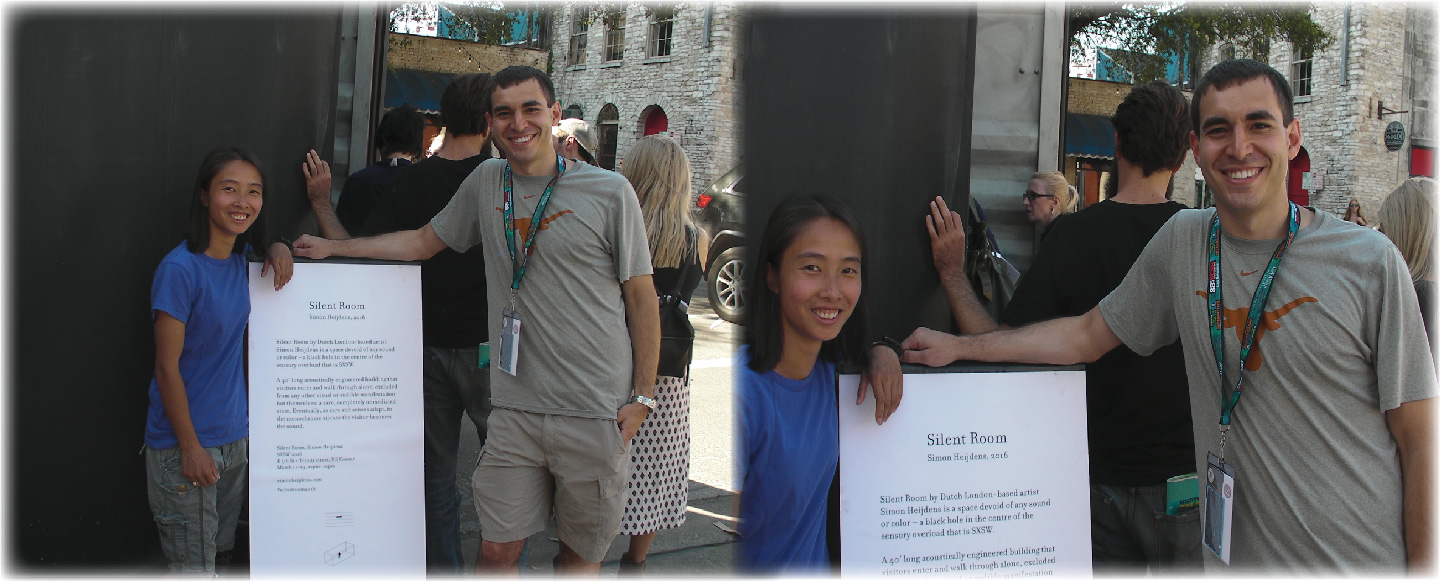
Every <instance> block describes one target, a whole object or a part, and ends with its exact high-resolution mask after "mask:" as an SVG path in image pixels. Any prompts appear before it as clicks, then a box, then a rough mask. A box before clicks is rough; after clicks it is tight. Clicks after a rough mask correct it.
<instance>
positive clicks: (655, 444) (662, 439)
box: [561, 119, 708, 574]
mask: <svg viewBox="0 0 1440 581" xmlns="http://www.w3.org/2000/svg"><path fill="white" fill-rule="evenodd" d="M565 121H573V120H572V119H566V120H563V121H561V124H564V123H565ZM562 155H563V154H562ZM628 157H629V159H630V164H629V165H627V166H625V171H624V175H625V179H627V180H629V181H630V185H631V186H632V187H634V188H635V195H636V197H638V198H639V199H640V211H641V215H642V216H643V217H644V220H645V234H646V238H648V241H649V246H650V263H651V266H652V267H653V268H654V271H655V272H654V274H653V275H652V277H653V279H652V280H653V281H654V283H655V294H656V295H657V296H661V297H667V295H670V296H669V297H668V298H666V299H662V302H661V308H662V309H663V308H666V305H665V303H664V301H665V300H679V301H685V302H689V298H690V295H691V294H693V293H694V292H695V287H697V286H699V285H700V276H701V274H702V272H701V271H702V270H704V269H703V268H702V267H701V266H700V265H701V264H704V263H705V253H706V250H707V246H708V244H707V243H706V240H705V237H704V236H701V235H700V230H699V228H696V227H695V225H694V224H693V223H692V222H691V221H690V212H689V208H690V161H689V160H688V159H686V157H685V150H683V149H681V148H680V144H678V143H675V140H673V139H670V138H669V137H663V136H660V135H651V136H649V137H646V138H644V139H641V140H640V141H639V142H638V143H636V144H635V146H634V147H632V148H630V154H629V156H628ZM676 289H679V292H678V293H677V292H675V290H676ZM663 355H664V354H663V352H662V356H663ZM667 363H668V364H675V363H676V362H667V361H664V360H662V361H661V362H660V367H661V368H662V369H663V368H665V367H667ZM683 366H684V367H685V369H686V372H685V373H684V374H683V375H681V376H667V375H659V376H657V377H656V381H655V396H654V397H655V410H654V411H652V412H650V417H649V419H648V421H646V422H645V423H644V424H642V425H641V426H640V431H638V432H636V433H635V438H634V439H633V440H632V441H631V444H630V483H629V490H628V494H629V499H628V500H627V501H626V502H625V516H624V517H623V518H622V519H621V520H620V534H622V535H628V536H629V537H630V550H629V551H627V552H626V553H625V554H624V555H623V556H621V557H620V573H621V574H629V573H639V572H642V571H644V570H645V554H646V553H647V552H649V551H650V543H651V542H652V541H654V540H655V533H656V531H659V530H661V529H668V528H674V527H678V526H680V525H682V524H684V523H685V509H686V506H687V505H688V504H689V499H690V374H689V361H686V362H684V365H683Z"/></svg>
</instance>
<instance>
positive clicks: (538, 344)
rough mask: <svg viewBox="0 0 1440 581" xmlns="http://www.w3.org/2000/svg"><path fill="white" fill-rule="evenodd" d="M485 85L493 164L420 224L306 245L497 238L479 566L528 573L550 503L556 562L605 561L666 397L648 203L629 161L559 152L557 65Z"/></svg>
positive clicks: (377, 250) (492, 249) (423, 245)
mask: <svg viewBox="0 0 1440 581" xmlns="http://www.w3.org/2000/svg"><path fill="white" fill-rule="evenodd" d="M488 92H489V96H490V106H489V111H490V113H489V114H488V115H487V118H488V119H489V121H490V127H491V138H492V139H493V141H494V142H495V143H496V145H497V146H499V147H500V149H501V150H502V151H504V152H505V154H506V155H505V157H506V159H505V160H490V161H488V162H485V163H482V164H481V165H480V166H479V167H478V168H476V169H475V171H474V172H473V173H471V174H470V176H469V177H468V178H466V180H465V182H463V183H462V184H461V186H460V189H459V190H458V191H456V193H455V196H454V197H453V198H451V200H450V203H449V205H447V206H446V207H445V209H444V210H441V211H440V213H439V214H437V215H436V216H435V217H434V218H433V219H431V221H430V223H429V224H427V225H425V226H424V227H422V228H420V229H419V230H411V231H407V232H397V233H394V234H388V235H385V236H379V237H375V238H362V239H352V240H336V241H331V240H324V239H318V238H312V237H308V236H307V237H301V239H300V240H297V241H296V242H295V248H296V254H297V255H299V256H307V257H311V258H324V257H325V256H328V255H332V254H333V255H343V256H365V257H371V258H388V259H399V260H416V259H422V258H425V257H428V256H430V255H433V254H434V253H436V252H438V251H440V250H441V249H443V248H446V247H450V248H453V249H455V250H457V251H463V250H466V249H469V248H470V247H472V246H476V245H479V246H481V247H482V248H484V249H485V253H486V259H485V269H486V277H485V278H486V281H487V285H488V300H489V329H490V343H491V352H490V353H491V358H492V362H493V364H492V368H493V369H492V371H491V373H490V378H491V394H492V399H491V401H492V403H493V405H494V407H495V411H494V412H493V413H492V415H491V419H490V423H489V432H488V436H487V438H486V442H485V446H484V448H482V449H481V453H480V462H479V466H478V467H477V468H476V470H475V478H474V479H473V481H474V488H475V490H474V492H475V505H476V509H477V512H479V516H480V525H481V526H480V528H481V536H482V542H481V547H480V558H479V568H480V571H481V572H482V573H492V574H493V573H504V572H508V573H512V574H513V573H515V572H517V566H518V563H519V558H520V552H521V550H522V549H523V548H524V545H525V539H526V538H528V537H529V536H531V535H533V534H535V533H538V532H540V531H541V530H543V529H544V528H545V525H546V523H547V521H548V520H549V518H550V516H551V514H552V511H553V515H554V517H555V524H556V529H557V531H558V533H559V537H560V555H559V557H558V558H557V566H558V567H557V568H558V569H561V570H565V571H567V572H585V573H590V574H598V572H599V569H600V560H601V559H603V558H604V555H605V551H606V549H608V548H609V546H610V543H611V541H612V540H613V539H614V537H615V535H616V534H618V533H619V526H620V518H621V515H622V514H623V511H624V501H625V494H624V490H625V488H626V482H627V480H628V477H629V475H628V474H627V471H628V454H627V450H628V446H629V442H630V438H631V437H632V436H634V435H635V432H636V430H638V429H639V427H640V424H641V423H642V422H643V421H644V420H645V418H646V416H647V415H648V414H649V411H650V409H651V407H652V406H653V405H654V403H653V402H654V400H652V399H651V396H652V394H653V390H654V385H655V368H656V363H657V362H658V360H659V351H660V321H659V302H658V299H657V297H656V295H655V287H654V285H653V284H652V282H651V280H650V275H651V267H650V252H649V247H648V245H647V243H646V237H645V227H644V224H643V221H642V218H641V214H640V205H639V202H638V199H637V198H636V196H635V192H634V190H633V189H632V188H631V187H630V184H629V183H628V182H627V181H626V180H625V179H624V178H623V177H621V176H620V175H619V174H616V173H613V172H608V171H605V170H601V169H597V168H594V167H593V166H590V165H587V164H583V163H577V162H564V161H562V160H560V159H558V158H557V155H556V152H555V148H554V140H553V139H551V135H550V131H551V129H550V128H551V126H553V125H554V124H555V123H556V122H557V121H559V120H560V105H559V103H558V102H557V101H556V100H555V89H554V86H553V85H552V84H551V83H550V79H549V77H548V76H547V75H545V73H543V72H541V71H538V70H536V69H533V68H531V67H509V68H507V69H504V70H502V71H500V72H499V73H496V74H495V76H494V77H493V78H492V79H491V82H490V87H489V89H488ZM562 164H563V165H562ZM507 200H508V203H507ZM542 204H543V206H542ZM507 205H508V206H511V208H510V211H508V212H507V211H506V206H507ZM507 214H508V216H507ZM527 249H528V250H527ZM512 354H513V356H512Z"/></svg>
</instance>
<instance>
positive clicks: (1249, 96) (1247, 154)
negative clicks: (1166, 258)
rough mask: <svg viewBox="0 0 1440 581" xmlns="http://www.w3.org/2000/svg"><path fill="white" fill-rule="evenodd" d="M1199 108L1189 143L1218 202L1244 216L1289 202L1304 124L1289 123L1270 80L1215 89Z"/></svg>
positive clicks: (1222, 206)
mask: <svg viewBox="0 0 1440 581" xmlns="http://www.w3.org/2000/svg"><path fill="white" fill-rule="evenodd" d="M1196 107H1198V108H1199V113H1200V114H1199V117H1200V125H1199V127H1196V128H1195V133H1194V134H1192V136H1191V138H1190V145H1191V147H1192V149H1193V150H1194V151H1195V162H1196V163H1197V164H1198V165H1199V166H1200V171H1201V172H1203V173H1204V174H1205V181H1206V182H1207V183H1209V184H1210V188H1211V189H1212V190H1214V191H1215V205H1216V206H1217V207H1219V208H1220V209H1221V210H1222V211H1224V212H1226V213H1229V214H1232V215H1243V214H1247V213H1251V212H1255V211H1259V210H1262V209H1266V208H1269V207H1270V206H1271V205H1274V204H1284V203H1285V201H1286V197H1285V178H1286V175H1287V174H1288V173H1289V171H1290V160H1291V159H1293V158H1294V157H1295V155H1296V154H1297V153H1299V151H1300V122H1299V121H1297V120H1294V119H1292V120H1290V123H1289V124H1286V123H1285V122H1284V118H1283V116H1284V109H1282V108H1281V106H1280V102H1279V100H1278V97H1277V96H1276V94H1275V90H1274V88H1273V87H1271V86H1270V81H1269V79H1267V78H1265V77H1263V76H1261V77H1255V78H1252V79H1249V80H1245V81H1242V82H1239V83H1236V84H1234V85H1231V86H1229V87H1226V88H1224V89H1219V88H1214V87H1212V88H1211V89H1210V90H1209V91H1206V92H1205V94H1204V96H1202V97H1201V98H1200V102H1199V103H1197V104H1196Z"/></svg>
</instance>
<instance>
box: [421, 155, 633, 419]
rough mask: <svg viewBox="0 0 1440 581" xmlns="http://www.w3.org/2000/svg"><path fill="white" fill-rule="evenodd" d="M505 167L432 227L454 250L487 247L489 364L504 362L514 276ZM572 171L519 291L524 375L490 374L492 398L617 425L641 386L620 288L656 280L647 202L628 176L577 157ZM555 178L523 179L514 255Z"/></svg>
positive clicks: (555, 197) (461, 193)
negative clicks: (505, 315)
mask: <svg viewBox="0 0 1440 581" xmlns="http://www.w3.org/2000/svg"><path fill="white" fill-rule="evenodd" d="M505 164H506V162H505V160H500V159H492V160H487V161H485V162H484V163H482V164H480V167H478V168H476V169H475V171H474V172H473V173H471V174H470V177H468V178H466V179H465V181H464V183H462V184H460V189H459V190H457V191H456V192H455V197H454V198H452V199H451V200H450V204H449V205H448V206H446V207H445V209H444V210H442V211H441V212H440V213H439V214H437V215H436V216H435V218H434V219H433V220H431V222H430V224H431V226H432V227H433V228H434V229H435V234H436V235H438V236H439V237H440V239H441V240H443V241H445V244H446V245H447V246H449V247H450V248H453V249H455V250H457V251H464V250H465V249H467V248H470V247H471V246H474V245H476V244H483V247H484V248H485V249H486V255H485V280H486V284H487V285H488V288H487V290H488V291H489V301H490V309H489V312H490V316H489V323H490V337H491V343H492V347H491V356H492V357H498V354H499V342H500V324H501V309H504V308H508V307H509V306H510V295H511V293H510V283H511V280H512V276H513V273H512V268H511V261H510V253H509V250H508V248H509V246H508V244H507V243H506V241H505V226H504V219H503V218H502V216H503V213H502V208H503V206H504V199H505V198H504V186H503V181H504V175H505V173H504V170H505ZM565 167H566V170H565V175H564V177H561V178H560V180H559V182H557V183H556V185H555V191H554V193H552V194H551V196H550V204H549V206H547V207H546V208H545V215H544V216H543V217H542V218H541V220H540V232H539V234H537V235H536V237H535V245H534V253H533V254H532V255H531V256H530V261H529V263H528V264H527V266H526V267H525V277H524V279H522V281H521V283H520V292H519V297H518V299H517V305H518V309H517V310H518V311H519V312H520V316H521V324H520V343H519V349H520V360H519V363H518V365H517V366H516V374H515V375H514V376H512V375H510V374H508V373H505V372H504V371H500V370H499V369H492V370H491V372H490V390H491V401H492V403H493V404H494V405H495V407H499V408H507V409H513V410H519V411H526V412H536V413H545V414H557V415H564V416H576V417H583V418H601V419H606V418H608V419H613V418H614V417H615V410H617V409H619V408H620V406H622V405H624V404H625V400H627V399H629V398H630V395H631V393H632V391H633V388H634V381H633V379H632V377H631V368H632V367H633V364H632V360H631V357H630V335H629V332H628V330H627V328H626V326H625V302H624V298H623V297H622V295H621V292H620V284H621V283H622V282H624V281H626V280H629V279H630V278H633V277H636V276H644V275H648V274H650V273H651V270H650V250H649V246H648V245H647V244H646V238H645V225H644V222H643V219H642V217H641V214H640V203H639V201H638V199H637V198H636V197H635V190H634V189H632V188H631V187H630V183H629V182H628V181H626V180H625V178H624V177H622V176H621V175H620V174H618V173H614V172H610V171H606V170H603V169H599V168H596V167H594V166H591V165H587V164H584V163H577V162H573V161H569V162H566V166H565ZM552 177H553V176H535V177H525V176H515V177H514V184H515V186H514V187H515V213H514V220H515V222H516V227H515V228H516V246H517V247H518V246H521V245H523V243H524V237H525V235H526V234H527V233H528V232H529V231H530V230H529V229H530V225H531V224H530V222H531V219H532V217H533V215H534V212H535V205H536V204H538V203H539V201H540V195H541V194H542V193H543V192H544V191H545V185H546V184H547V183H549V182H550V179H551V178H552ZM647 288H648V287H647Z"/></svg>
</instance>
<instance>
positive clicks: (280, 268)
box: [260, 242, 295, 291]
mask: <svg viewBox="0 0 1440 581" xmlns="http://www.w3.org/2000/svg"><path fill="white" fill-rule="evenodd" d="M271 270H274V271H275V290H277V291H278V290H280V289H281V288H284V287H285V285H286V284H287V283H289V282H290V277H291V275H293V274H295V257H293V256H291V255H290V248H289V247H288V246H285V243H284V242H273V243H271V244H270V249H269V251H268V252H266V253H265V264H264V265H263V266H261V267H260V278H265V274H266V273H268V272H270V271H271Z"/></svg>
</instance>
